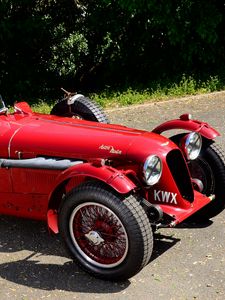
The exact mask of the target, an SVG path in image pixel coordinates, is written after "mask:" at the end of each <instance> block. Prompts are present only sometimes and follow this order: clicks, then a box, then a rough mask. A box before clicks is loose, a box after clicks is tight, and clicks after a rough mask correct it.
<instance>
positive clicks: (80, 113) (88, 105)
mask: <svg viewBox="0 0 225 300" xmlns="http://www.w3.org/2000/svg"><path fill="white" fill-rule="evenodd" d="M68 102H70V103H71V104H70V103H69V104H68ZM50 114H51V115H56V116H61V117H71V118H77V119H83V120H87V121H95V122H100V123H109V120H108V118H107V116H106V114H105V113H104V111H103V110H102V109H101V107H100V106H99V105H98V104H97V103H96V102H94V101H93V100H91V99H89V98H87V97H85V96H83V95H75V96H73V97H71V98H70V99H69V100H68V98H64V99H62V100H61V101H59V102H58V103H56V104H55V106H54V107H53V108H52V110H51V113H50Z"/></svg>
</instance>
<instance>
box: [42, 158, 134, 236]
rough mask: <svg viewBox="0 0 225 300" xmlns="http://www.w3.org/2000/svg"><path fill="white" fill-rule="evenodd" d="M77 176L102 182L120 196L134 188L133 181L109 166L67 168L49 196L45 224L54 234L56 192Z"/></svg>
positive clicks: (56, 222)
mask: <svg viewBox="0 0 225 300" xmlns="http://www.w3.org/2000/svg"><path fill="white" fill-rule="evenodd" d="M79 176H80V177H86V178H92V179H96V180H99V181H102V182H104V183H105V184H106V185H108V186H110V187H112V188H113V189H114V190H116V191H117V192H118V193H120V194H127V193H129V192H130V191H132V190H133V189H134V188H135V187H136V185H135V184H134V183H133V181H131V180H130V179H129V178H128V177H127V176H126V175H124V174H123V172H121V171H119V170H116V169H114V168H112V167H109V166H95V165H93V164H91V163H83V164H79V165H75V166H73V167H70V168H68V169H67V170H65V171H64V172H62V173H61V174H60V175H59V176H58V178H57V181H56V184H55V187H54V188H53V190H52V192H51V194H50V195H49V202H48V203H49V205H48V212H47V222H48V227H49V228H50V229H51V230H52V231H53V232H54V233H58V232H59V229H58V213H57V210H56V207H55V205H54V203H55V201H56V199H57V191H58V189H60V187H61V186H63V185H64V183H67V182H68V181H69V180H70V179H72V178H74V177H76V178H77V177H79Z"/></svg>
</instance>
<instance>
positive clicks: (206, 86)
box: [32, 75, 225, 113]
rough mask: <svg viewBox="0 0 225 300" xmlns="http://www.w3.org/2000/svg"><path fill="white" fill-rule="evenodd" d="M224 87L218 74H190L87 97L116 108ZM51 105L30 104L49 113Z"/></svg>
mask: <svg viewBox="0 0 225 300" xmlns="http://www.w3.org/2000/svg"><path fill="white" fill-rule="evenodd" d="M223 89H225V84H224V82H223V81H222V80H221V79H219V77H218V76H210V77H209V78H208V79H207V80H205V81H197V80H195V79H194V78H193V77H192V76H188V77H187V76H185V75H183V76H182V78H181V80H180V81H179V82H178V83H172V84H171V83H168V84H164V85H162V84H159V83H152V84H151V87H149V88H147V89H132V88H127V89H126V90H124V91H120V92H119V91H112V90H110V89H107V90H106V91H103V92H101V93H99V94H96V93H93V94H90V95H89V97H90V98H91V99H93V100H95V101H96V102H97V103H99V104H100V105H101V106H102V107H104V108H116V107H122V106H127V105H132V104H141V103H146V102H157V101H162V100H168V99H171V98H176V97H184V96H187V95H197V94H204V93H210V92H214V91H219V90H223ZM52 106H53V105H49V104H47V103H46V102H44V101H39V102H38V103H37V104H34V105H32V109H33V110H34V111H36V112H41V113H49V112H50V111H51V108H52Z"/></svg>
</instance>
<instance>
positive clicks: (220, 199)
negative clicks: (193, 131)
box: [171, 134, 225, 220]
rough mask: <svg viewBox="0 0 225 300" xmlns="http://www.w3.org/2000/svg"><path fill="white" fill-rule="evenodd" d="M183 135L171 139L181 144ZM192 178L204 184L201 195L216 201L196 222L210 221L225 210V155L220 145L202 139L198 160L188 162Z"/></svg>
mask: <svg viewBox="0 0 225 300" xmlns="http://www.w3.org/2000/svg"><path fill="white" fill-rule="evenodd" d="M182 137H183V134H179V135H176V136H173V137H172V138H171V139H172V140H173V141H174V142H175V143H176V144H179V141H180V139H181V138H182ZM188 166H189V170H190V174H191V177H192V178H195V179H198V180H200V181H201V183H202V188H203V189H202V191H201V193H203V194H205V195H207V196H210V195H212V194H214V195H215V199H214V200H213V201H212V202H211V203H209V204H208V205H206V206H205V207H203V208H202V209H201V210H199V211H198V212H197V213H196V214H195V216H194V217H195V220H202V219H203V220H204V219H210V218H212V217H214V216H216V215H218V214H219V213H220V212H221V211H223V209H224V208H225V195H224V187H225V154H224V151H223V149H222V148H221V147H220V145H219V144H216V143H215V142H214V141H211V140H207V139H205V138H203V139H202V150H201V152H200V155H199V157H198V158H197V159H196V160H193V161H189V162H188Z"/></svg>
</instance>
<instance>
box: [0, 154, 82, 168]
mask: <svg viewBox="0 0 225 300" xmlns="http://www.w3.org/2000/svg"><path fill="white" fill-rule="evenodd" d="M82 163H83V161H80V160H76V161H75V160H70V159H59V158H45V157H36V158H29V159H0V168H26V169H48V170H65V169H68V168H69V167H72V166H75V165H78V164H82Z"/></svg>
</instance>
